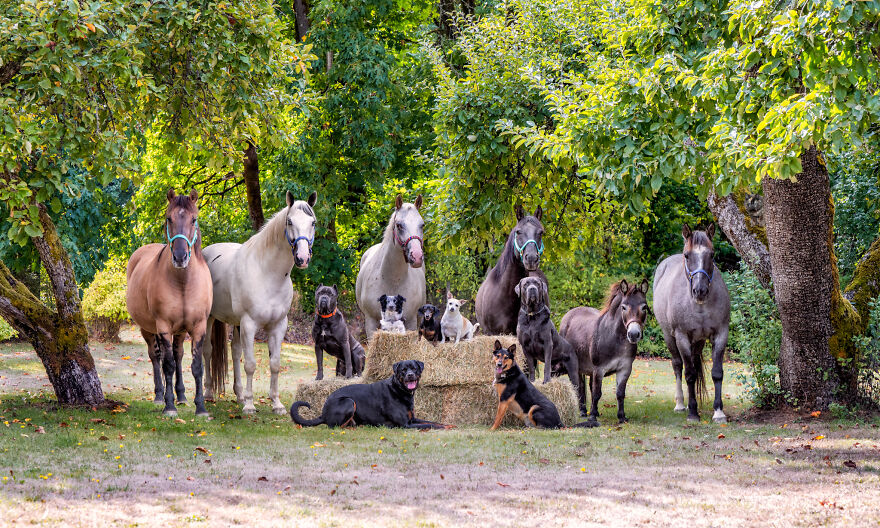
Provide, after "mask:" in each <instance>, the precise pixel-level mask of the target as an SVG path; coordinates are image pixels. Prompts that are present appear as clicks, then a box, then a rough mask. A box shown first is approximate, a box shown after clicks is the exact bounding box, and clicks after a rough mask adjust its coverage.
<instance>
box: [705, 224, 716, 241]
mask: <svg viewBox="0 0 880 528" xmlns="http://www.w3.org/2000/svg"><path fill="white" fill-rule="evenodd" d="M706 236H707V237H709V240H712V238H714V237H715V222H712V223H711V224H709V225H707V226H706Z"/></svg>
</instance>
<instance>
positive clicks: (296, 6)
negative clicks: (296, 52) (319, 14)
mask: <svg viewBox="0 0 880 528" xmlns="http://www.w3.org/2000/svg"><path fill="white" fill-rule="evenodd" d="M311 9H312V6H311V5H310V4H309V2H308V0H294V2H293V12H294V14H295V15H296V40H297V41H298V42H302V41H303V40H304V39H305V38H306V35H307V34H308V33H309V27H310V26H311V23H310V21H309V11H311Z"/></svg>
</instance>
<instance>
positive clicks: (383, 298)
mask: <svg viewBox="0 0 880 528" xmlns="http://www.w3.org/2000/svg"><path fill="white" fill-rule="evenodd" d="M386 302H388V296H387V295H385V294H384V293H383V294H382V296H381V297H379V306H381V307H382V309H383V310H384V309H385V303H386Z"/></svg>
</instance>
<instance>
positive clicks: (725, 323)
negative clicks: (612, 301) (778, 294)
mask: <svg viewBox="0 0 880 528" xmlns="http://www.w3.org/2000/svg"><path fill="white" fill-rule="evenodd" d="M681 234H682V236H683V237H684V251H683V253H679V254H677V255H672V256H671V257H668V258H666V259H665V260H664V261H663V262H661V263H660V265H659V266H657V270H656V271H655V272H654V314H655V316H656V317H657V322H658V323H660V328H662V329H663V339H664V340H665V341H666V347H667V348H668V349H669V353H670V355H671V356H672V369H673V370H674V371H675V410H676V411H684V410H685V406H684V395H683V394H682V391H681V370H682V365H684V373H685V380H686V381H687V385H688V406H687V410H688V417H687V419H688V421H699V419H700V414H699V411H698V410H697V392H698V391H699V392H700V393H701V394H702V393H703V392H705V374H704V373H703V345H704V344H705V342H706V341H707V340H708V341H710V342H711V343H712V381H713V382H714V383H715V402H714V405H713V408H714V409H715V414H714V415H713V416H712V419H713V420H714V421H715V422H716V423H726V422H727V416H725V414H724V410H723V408H724V405H723V404H722V402H721V381H722V379H723V378H724V369H723V365H722V364H723V361H724V348H725V347H726V346H727V335H728V327H729V326H730V296H729V295H728V292H727V285H726V284H724V278H723V277H722V276H721V273H720V271H719V270H718V268H716V267H715V262H714V261H713V260H712V257H713V256H714V253H715V250H714V246H713V245H712V236H713V235H714V234H715V225H714V224H709V226H708V227H707V228H706V230H705V231H691V228H690V227H689V226H688V225H687V224H684V226H682V229H681Z"/></svg>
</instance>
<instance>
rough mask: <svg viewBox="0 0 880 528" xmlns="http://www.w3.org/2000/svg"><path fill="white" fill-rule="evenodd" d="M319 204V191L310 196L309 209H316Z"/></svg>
mask: <svg viewBox="0 0 880 528" xmlns="http://www.w3.org/2000/svg"><path fill="white" fill-rule="evenodd" d="M316 203H318V191H312V194H310V195H309V207H314V206H315V204H316Z"/></svg>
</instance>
